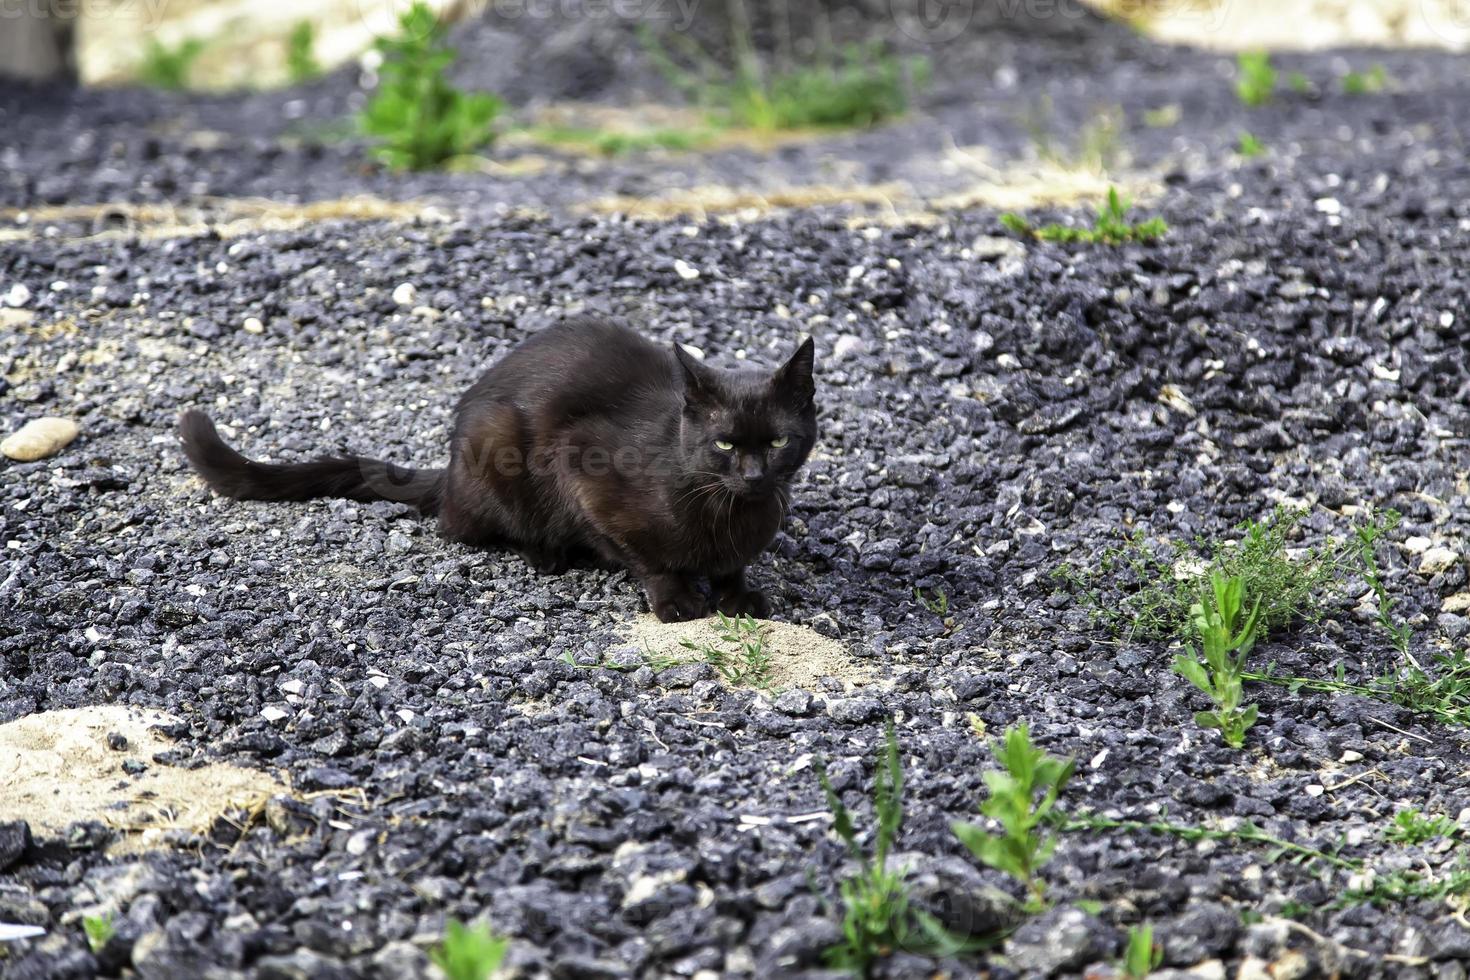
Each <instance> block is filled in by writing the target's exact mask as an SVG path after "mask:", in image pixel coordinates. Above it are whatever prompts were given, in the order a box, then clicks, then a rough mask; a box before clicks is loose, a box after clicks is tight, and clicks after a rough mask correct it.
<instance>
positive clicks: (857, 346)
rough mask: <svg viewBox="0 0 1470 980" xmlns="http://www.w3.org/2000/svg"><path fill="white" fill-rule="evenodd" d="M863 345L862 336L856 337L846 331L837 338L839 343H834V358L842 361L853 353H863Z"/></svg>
mask: <svg viewBox="0 0 1470 980" xmlns="http://www.w3.org/2000/svg"><path fill="white" fill-rule="evenodd" d="M863 346H864V345H863V341H862V338H861V337H855V336H853V335H852V334H850V333H845V334H843V335H842V336H841V337H838V338H837V343H835V344H833V345H832V360H834V361H841V360H845V359H846V358H848V357H850V356H852V355H853V354H860V353H862V350H863Z"/></svg>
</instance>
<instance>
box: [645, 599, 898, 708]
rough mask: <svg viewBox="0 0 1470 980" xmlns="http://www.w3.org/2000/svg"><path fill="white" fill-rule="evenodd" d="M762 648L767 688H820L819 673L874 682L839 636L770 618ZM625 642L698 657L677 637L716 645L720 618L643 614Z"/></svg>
mask: <svg viewBox="0 0 1470 980" xmlns="http://www.w3.org/2000/svg"><path fill="white" fill-rule="evenodd" d="M761 626H762V628H763V631H764V632H763V637H764V640H765V644H766V648H767V649H768V650H769V651H770V652H771V668H772V669H771V688H772V689H773V690H776V691H784V690H788V689H790V688H805V689H808V690H811V689H814V688H819V683H818V682H819V681H820V680H821V679H822V678H823V677H833V678H836V679H837V680H839V681H841V682H842V683H843V685H844V686H855V685H859V684H866V683H869V682H871V681H872V680H873V670H872V668H871V667H869V666H867V665H866V664H862V663H859V662H858V661H856V660H854V659H853V658H852V657H851V656H850V655H849V654H848V652H847V648H846V647H845V646H843V644H841V643H839V642H838V641H837V640H829V639H828V638H827V637H825V636H823V635H822V634H820V633H818V632H817V631H816V630H813V629H811V628H810V627H806V626H797V625H795V624H792V623H778V622H774V621H770V620H765V621H762V622H761ZM627 638H628V642H630V643H632V644H634V645H635V646H638V647H639V648H641V649H643V650H646V651H648V652H649V653H652V654H655V655H657V656H663V657H671V658H676V659H680V660H697V659H698V657H699V654H697V653H695V652H694V651H692V650H689V649H687V648H685V647H683V646H681V645H680V642H679V641H681V640H686V639H687V640H691V641H693V642H694V643H696V644H705V643H708V644H710V645H712V646H719V645H720V621H719V620H718V619H716V618H714V617H710V618H708V619H699V620H695V621H693V622H689V623H660V622H659V621H658V620H657V619H656V618H654V617H653V616H652V615H650V614H647V613H645V614H643V615H642V616H639V617H638V618H637V619H635V620H633V621H632V622H630V623H628V624H627Z"/></svg>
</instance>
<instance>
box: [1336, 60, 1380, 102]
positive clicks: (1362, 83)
mask: <svg viewBox="0 0 1470 980" xmlns="http://www.w3.org/2000/svg"><path fill="white" fill-rule="evenodd" d="M1387 87H1388V71H1387V69H1385V68H1384V67H1383V66H1382V65H1374V66H1373V67H1372V68H1370V69H1368V70H1367V71H1365V72H1361V71H1350V72H1348V73H1347V74H1346V75H1344V76H1342V94H1343V95H1376V94H1377V93H1379V92H1382V91H1383V90H1384V89H1385V88H1387Z"/></svg>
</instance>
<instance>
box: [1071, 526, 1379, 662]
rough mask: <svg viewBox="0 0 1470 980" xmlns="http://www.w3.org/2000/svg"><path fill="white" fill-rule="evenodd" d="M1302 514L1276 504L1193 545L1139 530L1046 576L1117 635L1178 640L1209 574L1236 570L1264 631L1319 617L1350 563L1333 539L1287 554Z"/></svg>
mask: <svg viewBox="0 0 1470 980" xmlns="http://www.w3.org/2000/svg"><path fill="white" fill-rule="evenodd" d="M1306 513H1307V512H1306V511H1305V510H1294V509H1291V508H1287V507H1278V508H1276V510H1275V511H1273V512H1272V514H1271V515H1270V516H1269V517H1268V518H1266V519H1265V520H1264V521H1246V522H1245V523H1244V524H1242V525H1240V526H1239V530H1240V531H1241V535H1240V537H1239V538H1238V539H1237V540H1234V541H1229V542H1226V541H1222V540H1220V539H1217V538H1208V539H1207V538H1203V537H1197V538H1195V540H1194V542H1193V543H1192V544H1186V543H1184V542H1175V543H1174V544H1172V545H1170V546H1167V547H1150V546H1149V544H1148V542H1147V539H1146V538H1145V536H1144V534H1143V532H1142V531H1136V532H1134V533H1133V534H1132V535H1130V536H1129V537H1127V538H1125V539H1124V541H1123V543H1122V545H1120V546H1116V547H1109V548H1105V549H1104V550H1103V551H1102V553H1101V554H1100V555H1098V556H1097V557H1096V558H1095V559H1093V560H1092V561H1091V562H1090V563H1089V564H1088V565H1087V566H1084V567H1082V568H1078V567H1075V566H1072V565H1070V564H1069V565H1063V566H1061V567H1060V568H1058V569H1057V570H1056V571H1054V572H1053V573H1052V575H1053V577H1054V578H1056V579H1057V580H1058V582H1059V583H1061V584H1062V585H1064V586H1066V587H1067V588H1069V589H1070V590H1072V592H1073V593H1074V594H1075V595H1076V596H1077V597H1078V599H1079V601H1080V602H1081V604H1082V605H1083V606H1084V607H1086V608H1087V609H1088V610H1089V612H1090V613H1091V615H1092V617H1093V619H1094V621H1096V622H1100V623H1102V624H1104V625H1106V626H1108V627H1109V628H1111V629H1112V630H1113V631H1114V632H1115V633H1116V634H1117V635H1118V636H1119V637H1121V638H1123V639H1127V640H1133V639H1145V640H1177V641H1179V642H1181V643H1188V642H1191V641H1193V640H1194V639H1195V637H1196V634H1197V630H1196V629H1195V625H1194V617H1193V615H1192V612H1191V609H1192V607H1193V606H1194V604H1195V603H1196V602H1198V601H1199V597H1200V594H1201V593H1202V592H1203V591H1205V589H1206V588H1207V587H1208V585H1209V580H1210V576H1211V575H1212V574H1213V573H1214V572H1219V573H1221V574H1222V575H1225V576H1226V577H1227V578H1233V577H1236V576H1240V577H1241V578H1243V579H1244V580H1245V591H1246V594H1247V595H1251V596H1259V597H1260V599H1261V632H1262V635H1265V634H1266V633H1268V632H1270V631H1272V630H1276V629H1280V628H1283V627H1285V626H1288V625H1289V624H1291V623H1293V622H1295V621H1297V620H1299V619H1300V620H1306V621H1307V622H1316V621H1318V620H1319V619H1321V618H1322V616H1323V615H1324V614H1325V612H1326V609H1327V603H1328V601H1329V600H1330V599H1333V598H1335V597H1336V596H1337V595H1339V594H1340V592H1341V590H1342V584H1343V581H1344V579H1345V578H1346V577H1347V573H1348V571H1349V570H1350V569H1351V568H1353V566H1354V563H1355V559H1354V557H1353V554H1352V552H1351V551H1350V550H1349V549H1348V548H1347V546H1346V545H1345V544H1343V543H1341V542H1336V541H1329V542H1327V543H1326V544H1323V545H1321V546H1319V547H1315V548H1308V549H1305V550H1303V551H1302V552H1301V554H1300V555H1298V556H1297V557H1295V558H1293V557H1292V556H1291V555H1290V554H1288V546H1289V542H1290V541H1291V539H1292V537H1293V535H1294V534H1295V533H1296V529H1297V526H1298V525H1299V524H1300V523H1301V520H1302V518H1303V517H1305V516H1306ZM1119 591H1121V593H1122V594H1121V595H1120V594H1119Z"/></svg>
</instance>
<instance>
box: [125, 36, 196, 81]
mask: <svg viewBox="0 0 1470 980" xmlns="http://www.w3.org/2000/svg"><path fill="white" fill-rule="evenodd" d="M204 48H205V44H204V42H203V41H201V40H199V39H198V38H194V37H191V38H187V39H185V40H184V41H181V42H179V44H177V45H175V46H174V47H168V46H167V45H164V44H160V43H159V42H158V39H157V38H149V39H148V46H147V48H146V49H145V51H144V54H143V63H142V64H141V65H139V66H138V79H139V81H141V82H142V83H143V84H144V85H152V86H153V87H154V88H169V89H181V88H187V87H188V85H189V75H190V73H192V72H193V70H194V62H196V61H198V60H199V56H200V55H201V54H203V53H204Z"/></svg>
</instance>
